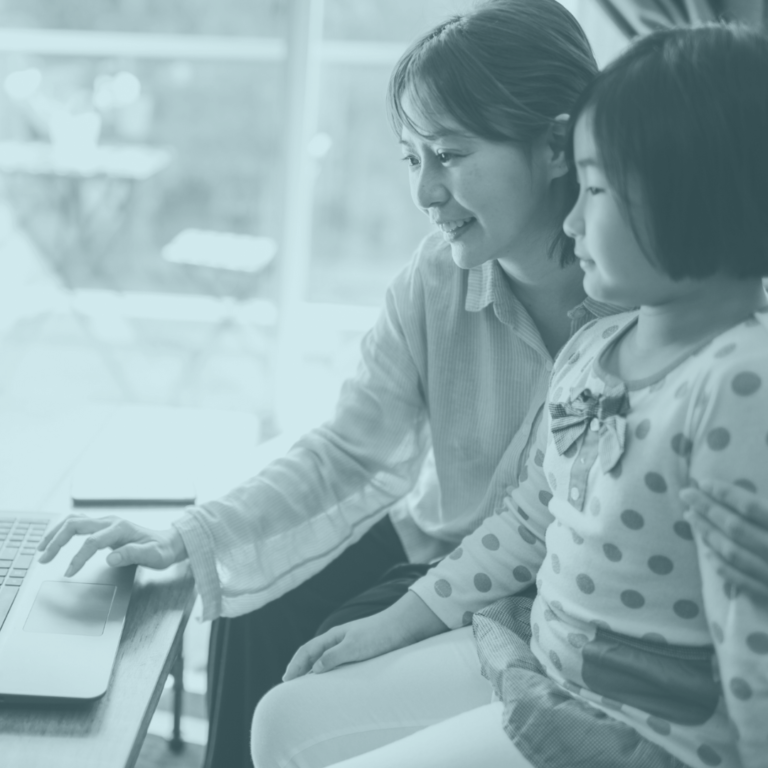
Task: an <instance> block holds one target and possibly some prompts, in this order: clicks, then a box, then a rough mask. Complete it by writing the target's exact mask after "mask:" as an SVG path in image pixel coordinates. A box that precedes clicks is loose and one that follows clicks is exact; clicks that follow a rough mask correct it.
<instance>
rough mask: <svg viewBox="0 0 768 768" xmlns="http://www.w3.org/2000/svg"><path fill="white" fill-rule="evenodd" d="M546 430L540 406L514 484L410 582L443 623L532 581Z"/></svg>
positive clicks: (545, 490)
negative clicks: (432, 565)
mask: <svg viewBox="0 0 768 768" xmlns="http://www.w3.org/2000/svg"><path fill="white" fill-rule="evenodd" d="M548 433H549V415H548V413H547V414H545V409H544V408H543V407H542V408H541V410H540V411H539V414H538V416H537V418H536V421H535V422H534V425H533V427H532V436H533V440H532V445H531V447H530V449H529V451H528V456H527V461H526V463H525V465H524V468H523V470H522V472H521V476H520V483H519V485H518V487H517V488H515V489H511V490H510V493H509V494H508V495H507V496H506V497H505V498H504V499H503V500H502V501H501V503H500V504H499V507H498V509H497V510H496V514H494V515H492V516H491V517H489V518H487V519H486V520H485V521H484V522H483V523H482V525H480V527H479V528H477V529H476V530H475V531H474V532H473V533H471V534H470V535H469V536H467V537H466V538H465V539H464V540H463V541H462V542H461V544H460V545H459V546H458V547H457V548H456V549H455V550H454V551H453V552H452V553H451V554H450V555H448V557H446V558H445V559H444V560H443V561H442V562H441V563H440V564H439V565H437V566H436V567H435V568H433V569H432V570H430V571H429V572H428V573H427V574H426V575H425V576H423V577H422V578H421V579H419V581H417V582H416V583H415V584H414V585H413V586H412V587H411V591H412V592H414V593H415V594H416V595H418V596H419V597H420V598H421V599H422V600H423V602H424V603H425V604H426V605H427V606H428V607H429V608H430V609H431V610H432V611H433V612H434V614H435V615H436V616H438V617H439V618H440V620H441V621H442V622H443V623H444V624H445V625H446V626H448V627H450V628H452V629H453V628H456V627H461V626H463V625H467V624H469V623H471V621H472V614H473V613H475V612H476V611H478V610H480V609H481V608H484V607H485V606H487V605H490V604H491V603H493V602H495V601H496V600H498V599H499V598H501V597H506V596H507V595H511V594H514V593H516V592H519V591H521V590H523V589H525V588H526V587H529V586H530V585H531V584H533V583H534V581H535V579H536V574H537V572H538V570H539V568H540V567H541V563H542V561H543V560H544V556H545V555H546V547H545V545H544V537H545V533H546V530H547V527H548V526H549V524H550V523H551V522H552V515H551V514H550V512H549V508H548V503H549V500H550V499H551V498H552V494H551V493H550V489H549V484H548V483H547V479H546V477H545V476H544V470H543V468H542V464H543V460H544V451H545V449H546V444H547V436H548Z"/></svg>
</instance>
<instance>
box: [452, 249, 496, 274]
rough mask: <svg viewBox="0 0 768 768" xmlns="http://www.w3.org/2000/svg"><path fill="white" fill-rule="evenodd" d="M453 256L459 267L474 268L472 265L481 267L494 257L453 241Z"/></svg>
mask: <svg viewBox="0 0 768 768" xmlns="http://www.w3.org/2000/svg"><path fill="white" fill-rule="evenodd" d="M450 246H451V257H452V258H453V262H454V264H456V266H457V267H459V269H472V267H479V266H480V265H481V264H484V263H485V262H486V261H490V260H491V258H492V257H488V256H486V255H485V254H483V253H481V252H478V251H477V250H473V249H470V248H465V247H464V246H463V244H462V243H451V244H450Z"/></svg>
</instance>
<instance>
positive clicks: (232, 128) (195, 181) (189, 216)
mask: <svg viewBox="0 0 768 768" xmlns="http://www.w3.org/2000/svg"><path fill="white" fill-rule="evenodd" d="M0 82H2V83H4V85H5V88H4V90H3V92H2V94H1V95H0V138H2V139H3V140H5V141H6V142H7V141H16V142H21V148H22V149H23V150H24V151H25V152H26V151H37V150H36V149H35V147H37V148H38V149H40V148H41V147H43V142H49V141H50V140H51V139H52V138H54V139H56V140H57V141H58V142H59V143H61V144H62V148H63V150H64V151H65V154H67V157H68V158H70V160H71V162H72V163H73V167H71V168H70V169H69V171H64V172H56V173H54V172H53V171H51V169H50V168H49V169H47V170H46V169H45V168H43V169H42V170H43V172H42V173H41V172H37V173H29V172H28V169H27V170H25V169H24V168H21V169H18V168H17V169H15V170H14V168H13V162H14V160H13V158H11V159H10V160H9V159H8V157H7V156H8V152H6V162H5V165H3V164H2V163H0V171H2V172H3V176H4V185H5V188H6V192H7V195H8V198H9V202H10V205H11V207H12V208H13V209H14V210H15V211H16V213H17V216H18V219H19V221H22V222H23V223H24V227H25V229H27V230H28V233H29V235H30V237H31V238H32V239H33V241H35V242H36V243H37V244H38V245H39V246H40V248H41V249H42V250H43V251H44V252H45V253H46V255H47V257H48V260H49V262H50V260H51V259H63V262H62V264H61V268H62V269H63V273H62V275H61V276H62V277H63V278H65V279H66V280H69V281H70V282H71V285H70V287H104V288H119V289H122V290H140V291H166V292H203V291H204V290H205V279H206V277H207V275H206V273H205V270H203V271H201V270H200V269H197V270H195V269H187V268H180V267H179V266H178V265H176V264H170V263H167V262H165V261H163V259H162V258H161V249H162V248H163V247H164V246H165V245H167V244H168V243H169V242H170V241H171V240H172V239H173V238H174V237H175V236H176V235H177V234H178V233H179V232H181V231H183V230H185V229H189V228H196V229H204V230H217V231H223V232H230V233H242V234H251V235H259V236H265V237H271V238H276V237H277V236H278V235H279V227H280V204H281V201H280V195H279V191H278V190H279V188H280V178H279V171H280V168H279V162H278V161H277V159H278V158H279V157H280V154H281V150H282V145H281V141H280V138H281V118H282V111H283V109H284V105H283V91H282V83H283V74H282V66H281V65H280V64H255V63H248V64H247V65H243V64H239V63H234V64H230V63H208V62H193V63H190V62H184V61H167V62H157V61H147V60H139V61H128V60H122V61H118V60H111V61H110V60H97V59H82V58H54V57H39V56H16V55H14V56H10V55H6V56H4V57H2V58H0ZM89 118H90V122H89ZM96 139H98V142H99V146H100V147H101V149H100V150H99V151H100V152H101V153H102V154H101V155H99V156H100V157H102V159H103V155H104V152H106V155H107V157H106V160H104V162H109V161H111V160H115V158H117V159H118V161H119V159H120V157H121V156H122V155H125V154H126V153H127V152H129V151H133V152H134V153H135V154H134V155H129V156H128V157H127V159H126V162H128V163H129V164H130V163H134V164H138V165H141V164H142V163H145V162H149V163H150V165H151V164H152V163H153V162H155V160H156V155H153V154H152V153H157V152H162V151H164V150H167V152H168V162H167V163H162V162H160V164H159V165H158V167H157V168H156V172H148V173H147V174H146V175H145V176H146V177H145V178H139V179H137V180H133V181H131V182H130V183H129V182H128V181H126V179H125V178H124V176H125V174H122V172H121V171H119V170H118V171H108V172H106V173H105V174H102V175H106V177H107V178H105V179H101V180H100V181H97V180H86V179H84V178H82V174H81V173H80V171H79V169H78V162H80V161H79V160H78V159H77V158H78V157H80V155H78V152H80V150H81V149H83V145H84V144H86V145H87V143H88V142H89V141H91V142H92V141H94V140H96ZM67 142H69V143H68V144H67ZM4 146H5V147H6V148H8V145H7V144H5V145H4ZM0 149H2V145H0ZM110 152H111V153H112V155H114V157H112V156H111V155H109V153H110ZM121 153H122V155H121ZM15 157H18V151H17V152H16V155H15ZM72 158H74V159H73V160H72ZM153 158H154V159H153ZM9 162H10V163H11V167H9V165H8V163H9ZM42 162H43V163H44V164H45V162H49V161H47V160H44V161H42ZM82 162H83V163H85V164H86V166H87V165H88V163H89V162H91V160H89V155H88V153H87V152H86V153H85V155H83V160H82ZM99 162H102V161H101V160H100V161H99ZM38 171H39V169H38ZM130 173H131V172H130V171H129V172H128V176H130ZM121 174H122V175H121ZM123 187H130V189H128V190H124V189H122V188H123ZM128 192H129V193H130V195H129V196H128V197H127V199H125V200H123V199H122V198H121V195H126V194H127V193H128ZM110 195H111V196H112V197H110ZM94 196H95V197H96V200H94V199H93V198H94ZM99 196H103V198H100V197H99ZM94 203H100V205H94ZM110 205H113V207H114V210H111V209H110V208H109V206H110ZM83 217H85V219H83ZM88 217H90V219H89V218H88ZM110 219H111V220H110ZM78 227H79V228H80V229H81V230H82V229H83V228H86V229H88V228H89V227H90V228H91V231H89V233H88V237H90V238H91V240H92V242H89V243H85V244H81V245H78V244H77V243H76V242H75V241H73V240H72V237H74V236H75V234H76V233H75V232H74V230H76V229H77V228H78ZM64 257H66V258H64ZM89 262H90V263H89ZM94 264H95V265H96V266H97V268H96V269H94V268H93V267H94ZM217 272H221V270H217ZM243 279H244V278H243V277H242V276H239V277H237V276H235V275H227V274H221V275H220V276H219V277H217V278H216V280H217V284H218V285H221V287H222V290H224V291H225V292H226V291H229V290H230V289H232V290H235V288H236V287H237V285H238V281H239V283H242V281H243ZM261 290H262V291H267V286H266V284H264V285H262V286H261Z"/></svg>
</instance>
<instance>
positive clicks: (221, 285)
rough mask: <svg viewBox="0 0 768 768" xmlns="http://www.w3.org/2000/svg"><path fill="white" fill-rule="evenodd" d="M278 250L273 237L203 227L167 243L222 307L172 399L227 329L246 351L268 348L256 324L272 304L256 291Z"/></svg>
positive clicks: (171, 256)
mask: <svg viewBox="0 0 768 768" xmlns="http://www.w3.org/2000/svg"><path fill="white" fill-rule="evenodd" d="M276 253H277V243H276V242H275V241H274V240H273V239H272V238H270V237H256V236H254V235H243V234H236V233H233V232H216V231H210V230H201V229H185V230H183V231H181V232H180V233H179V234H178V235H176V237H175V238H174V239H173V240H171V242H170V243H168V245H166V246H165V247H164V248H163V250H162V257H163V259H165V260H166V261H167V262H170V263H172V264H177V265H180V266H182V267H185V268H186V273H187V274H188V275H189V276H190V278H191V279H193V280H196V281H197V282H198V284H199V285H200V286H201V289H202V290H203V292H204V293H206V294H207V295H210V296H213V297H215V298H216V299H217V301H218V302H219V304H220V305H221V310H222V311H221V313H220V315H219V317H218V319H217V320H216V321H215V322H214V323H212V324H211V327H210V328H209V330H208V331H207V332H206V333H205V334H204V337H203V338H201V339H200V340H199V342H198V347H197V349H196V350H194V351H193V352H192V353H191V354H190V355H189V357H188V358H187V361H186V362H185V364H184V366H183V367H182V369H181V372H180V374H179V377H178V380H177V384H176V386H174V387H172V389H171V392H170V398H171V400H170V401H171V402H177V401H178V400H179V398H180V397H181V395H182V393H183V392H184V390H186V389H188V388H189V387H190V386H191V384H193V383H194V379H195V378H196V377H197V375H198V374H199V371H200V368H201V366H203V365H205V363H206V362H207V361H208V360H209V359H210V358H211V355H212V353H213V352H214V350H215V348H216V345H217V343H220V342H221V341H222V338H223V337H224V336H225V335H226V334H228V333H229V334H232V335H234V336H235V337H236V339H237V343H238V347H239V349H240V350H241V352H242V353H243V354H244V355H254V354H255V355H263V354H264V352H265V350H264V347H263V345H260V344H258V343H257V339H256V337H255V335H254V327H255V325H257V324H258V325H263V324H265V323H264V320H265V317H264V316H265V314H267V315H268V316H269V315H271V314H272V313H271V312H270V310H271V309H272V306H271V305H265V303H264V302H263V301H261V302H259V301H258V299H256V298H255V293H256V290H257V289H258V284H259V277H258V276H259V275H260V274H261V273H262V272H264V271H265V270H266V269H267V268H268V267H269V266H270V265H271V264H272V262H273V260H274V257H275V254H276ZM249 310H250V311H249ZM254 312H255V313H256V317H254ZM266 319H268V320H269V319H270V318H266ZM259 320H261V322H259ZM254 321H255V322H254Z"/></svg>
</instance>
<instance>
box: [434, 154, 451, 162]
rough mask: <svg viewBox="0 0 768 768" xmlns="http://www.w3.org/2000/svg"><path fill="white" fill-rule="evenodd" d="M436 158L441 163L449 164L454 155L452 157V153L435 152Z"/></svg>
mask: <svg viewBox="0 0 768 768" xmlns="http://www.w3.org/2000/svg"><path fill="white" fill-rule="evenodd" d="M435 157H436V158H437V159H438V160H439V161H440V162H441V163H447V162H450V161H451V160H453V158H454V155H452V154H451V153H450V152H435Z"/></svg>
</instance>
